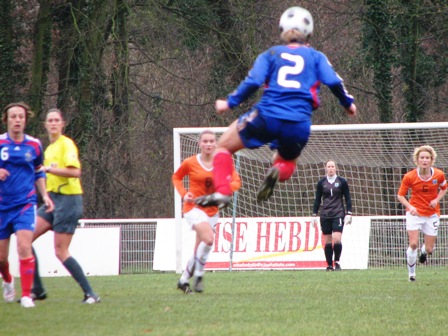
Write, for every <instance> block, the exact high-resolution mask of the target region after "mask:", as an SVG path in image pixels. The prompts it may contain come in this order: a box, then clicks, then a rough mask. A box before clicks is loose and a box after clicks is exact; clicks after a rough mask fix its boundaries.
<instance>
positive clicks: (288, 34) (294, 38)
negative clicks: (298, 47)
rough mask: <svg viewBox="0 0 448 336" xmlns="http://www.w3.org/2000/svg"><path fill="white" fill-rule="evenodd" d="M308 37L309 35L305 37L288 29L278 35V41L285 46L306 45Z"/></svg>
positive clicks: (296, 31)
mask: <svg viewBox="0 0 448 336" xmlns="http://www.w3.org/2000/svg"><path fill="white" fill-rule="evenodd" d="M309 37H310V35H309V36H308V37H307V36H305V34H303V33H301V32H299V31H298V30H296V29H290V30H287V31H284V32H282V33H281V34H280V39H281V40H282V41H283V42H285V43H286V44H289V43H293V42H295V43H302V44H305V43H308V40H309Z"/></svg>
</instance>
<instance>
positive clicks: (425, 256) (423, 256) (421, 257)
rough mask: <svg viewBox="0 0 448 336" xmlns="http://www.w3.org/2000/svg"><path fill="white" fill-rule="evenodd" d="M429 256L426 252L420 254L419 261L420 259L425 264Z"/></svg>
mask: <svg viewBox="0 0 448 336" xmlns="http://www.w3.org/2000/svg"><path fill="white" fill-rule="evenodd" d="M427 256H428V255H427V254H426V253H422V254H420V257H418V261H420V263H421V264H424V263H425V262H426V259H427Z"/></svg>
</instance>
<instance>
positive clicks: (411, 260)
mask: <svg viewBox="0 0 448 336" xmlns="http://www.w3.org/2000/svg"><path fill="white" fill-rule="evenodd" d="M406 256H407V261H408V271H409V276H415V264H416V263H417V249H415V250H413V249H411V247H408V249H407V251H406Z"/></svg>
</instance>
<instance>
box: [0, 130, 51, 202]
mask: <svg viewBox="0 0 448 336" xmlns="http://www.w3.org/2000/svg"><path fill="white" fill-rule="evenodd" d="M42 163H43V152H42V145H41V143H40V141H39V140H38V139H36V138H33V137H31V136H29V135H25V139H24V141H22V142H15V141H13V140H12V139H11V138H10V137H9V135H8V133H4V134H2V135H0V168H3V169H6V170H7V171H8V172H9V176H8V177H7V178H6V179H5V180H4V181H0V210H7V209H11V208H14V207H17V206H21V205H26V204H36V203H37V195H36V188H35V182H36V180H37V179H38V178H41V177H45V174H44V173H42V172H37V170H38V169H39V168H40V166H41V165H42Z"/></svg>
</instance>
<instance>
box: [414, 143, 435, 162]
mask: <svg viewBox="0 0 448 336" xmlns="http://www.w3.org/2000/svg"><path fill="white" fill-rule="evenodd" d="M421 152H428V153H429V155H430V156H431V161H432V162H431V166H432V165H434V162H436V158H437V153H436V151H435V150H434V148H432V147H431V146H428V145H424V146H420V147H417V148H415V149H414V154H413V155H412V157H413V159H414V163H415V164H417V163H418V156H419V155H420V153H421Z"/></svg>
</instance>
